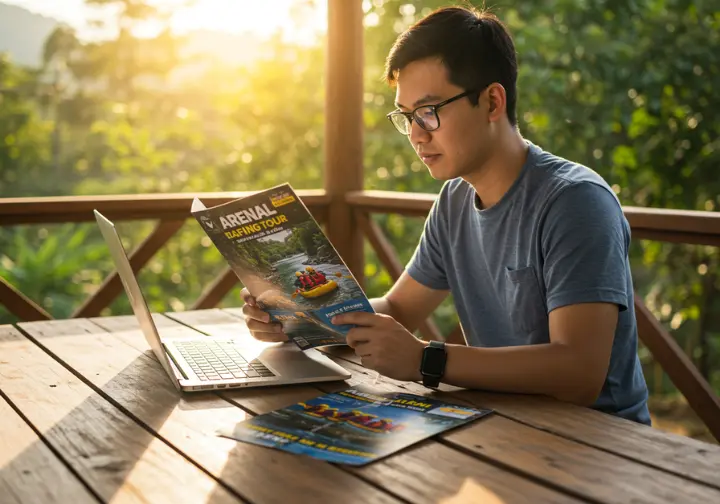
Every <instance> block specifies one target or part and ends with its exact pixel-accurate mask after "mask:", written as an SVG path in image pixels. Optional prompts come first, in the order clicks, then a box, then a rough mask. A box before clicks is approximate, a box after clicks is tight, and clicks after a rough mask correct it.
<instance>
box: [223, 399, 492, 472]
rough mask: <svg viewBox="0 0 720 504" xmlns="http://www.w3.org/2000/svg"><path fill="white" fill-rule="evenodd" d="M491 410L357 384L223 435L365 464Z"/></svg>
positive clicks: (248, 441)
mask: <svg viewBox="0 0 720 504" xmlns="http://www.w3.org/2000/svg"><path fill="white" fill-rule="evenodd" d="M490 413H492V410H489V409H475V408H469V407H466V406H459V405H456V404H451V403H447V402H443V401H439V400H437V399H430V398H427V397H424V396H419V395H414V394H405V393H373V392H372V391H370V389H368V388H360V387H354V388H349V389H347V390H344V391H342V392H337V393H334V394H326V395H323V396H320V397H317V398H315V399H311V400H308V401H305V402H301V403H297V404H294V405H292V406H289V407H286V408H282V409H278V410H276V411H273V412H271V413H267V414H265V415H258V416H256V417H254V418H251V419H249V420H245V421H243V422H240V423H238V424H235V425H234V426H231V427H228V428H226V429H221V430H220V431H218V434H219V435H221V436H224V437H228V438H232V439H235V440H237V441H242V442H246V443H252V444H257V445H261V446H266V447H269V448H275V449H278V450H283V451H286V452H289V453H295V454H300V455H308V456H311V457H314V458H318V459H321V460H325V461H328V462H334V463H339V464H348V465H364V464H367V463H370V462H373V461H375V460H378V459H380V458H382V457H385V456H387V455H390V454H392V453H394V452H396V451H398V450H401V449H403V448H405V447H407V446H410V445H412V444H414V443H417V442H419V441H422V440H423V439H427V438H429V437H431V436H434V435H436V434H439V433H441V432H445V431H447V430H449V429H453V428H455V427H458V426H460V425H464V424H466V423H468V422H471V421H474V420H477V419H479V418H482V417H484V416H486V415H488V414H490Z"/></svg>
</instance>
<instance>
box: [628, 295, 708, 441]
mask: <svg viewBox="0 0 720 504" xmlns="http://www.w3.org/2000/svg"><path fill="white" fill-rule="evenodd" d="M635 316H636V318H637V326H638V336H640V339H641V340H642V342H643V343H644V344H645V346H646V347H647V348H648V349H649V350H650V353H652V355H653V357H654V358H655V360H656V361H657V362H659V363H660V366H662V368H663V370H664V371H665V372H666V373H667V374H668V376H669V377H670V379H671V380H672V382H673V383H674V384H675V386H676V387H677V388H678V390H680V392H682V394H683V395H684V396H685V398H686V399H687V401H688V404H690V407H691V408H692V409H693V411H695V413H697V415H698V416H699V417H700V419H701V420H702V421H703V423H704V424H705V425H706V426H707V427H708V429H709V430H710V433H711V434H712V435H713V437H714V438H715V439H717V440H718V441H720V397H718V395H717V394H716V393H715V391H714V390H713V389H712V387H711V386H710V384H709V383H708V382H707V380H705V378H704V377H703V375H701V374H700V372H699V371H698V369H697V368H696V367H695V364H693V362H692V361H691V360H690V358H689V357H688V356H687V355H686V354H685V352H683V350H682V348H680V345H678V344H677V342H676V341H675V338H673V337H672V335H671V334H670V333H669V332H668V331H666V330H665V328H664V327H663V326H662V324H660V322H659V321H658V319H656V318H655V316H654V315H653V314H652V313H650V310H648V308H647V307H646V306H645V303H643V301H642V298H641V297H640V296H638V295H637V293H636V294H635Z"/></svg>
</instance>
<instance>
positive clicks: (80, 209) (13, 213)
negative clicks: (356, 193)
mask: <svg viewBox="0 0 720 504" xmlns="http://www.w3.org/2000/svg"><path fill="white" fill-rule="evenodd" d="M251 194H254V191H240V192H217V193H195V194H192V193H155V194H122V195H107V196H57V197H55V196H54V197H44V198H0V226H8V225H15V224H39V223H49V222H94V221H95V216H94V214H93V210H94V209H97V210H99V211H100V212H102V214H103V215H105V217H107V218H108V219H110V220H116V221H119V220H133V219H164V220H176V219H187V218H190V217H191V215H190V207H191V206H192V201H193V199H194V198H195V197H196V196H197V197H198V198H200V199H201V200H202V201H203V203H205V205H206V206H208V207H210V206H215V205H220V204H222V203H227V202H228V201H232V200H234V199H237V198H242V197H245V196H249V195H251ZM297 195H298V196H299V197H300V198H301V199H302V200H303V203H305V205H307V206H308V208H309V209H310V211H311V212H313V214H315V212H316V211H319V215H318V216H319V217H320V219H319V220H322V217H323V215H324V214H325V212H324V209H325V208H326V207H327V205H328V203H329V202H330V198H329V196H328V195H326V194H325V191H324V190H322V189H309V190H299V191H297Z"/></svg>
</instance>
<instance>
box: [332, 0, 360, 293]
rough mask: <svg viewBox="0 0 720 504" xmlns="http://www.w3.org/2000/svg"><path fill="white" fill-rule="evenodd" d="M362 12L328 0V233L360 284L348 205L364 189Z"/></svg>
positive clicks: (355, 2)
mask: <svg viewBox="0 0 720 504" xmlns="http://www.w3.org/2000/svg"><path fill="white" fill-rule="evenodd" d="M362 45H363V11H362V2H361V1H360V0H329V1H328V37H327V64H326V65H327V66H326V79H327V80H326V90H325V191H327V194H328V195H329V196H330V198H331V199H330V207H329V212H328V219H327V233H328V236H329V238H330V241H331V242H332V244H333V246H334V247H335V248H336V249H337V251H338V252H339V253H340V255H341V256H342V258H343V259H344V260H345V262H346V263H347V265H348V267H349V268H350V270H351V271H352V273H353V275H354V276H355V277H356V278H357V280H358V281H359V282H362V281H363V277H364V274H363V273H364V271H363V270H364V261H363V240H362V233H361V231H360V229H359V228H358V226H357V225H356V224H355V222H354V220H353V219H354V217H353V211H352V208H351V207H350V206H349V205H348V204H347V202H346V201H345V195H346V194H347V193H348V192H350V191H358V190H361V189H362V187H363V50H362Z"/></svg>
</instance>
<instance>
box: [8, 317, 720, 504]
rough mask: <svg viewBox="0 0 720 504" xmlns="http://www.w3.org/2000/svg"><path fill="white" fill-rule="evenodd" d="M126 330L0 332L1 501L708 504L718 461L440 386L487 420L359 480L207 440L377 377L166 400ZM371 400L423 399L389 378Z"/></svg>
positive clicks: (223, 324)
mask: <svg viewBox="0 0 720 504" xmlns="http://www.w3.org/2000/svg"><path fill="white" fill-rule="evenodd" d="M155 317H156V321H157V323H158V326H159V327H160V329H161V331H163V333H164V334H172V335H177V336H184V335H187V334H194V333H195V331H200V332H202V333H204V334H208V335H228V334H238V333H244V332H246V331H247V329H246V328H245V325H244V322H243V321H242V318H241V316H240V312H239V310H236V309H228V310H219V309H215V310H203V311H195V312H183V313H168V314H166V315H156V316H155ZM137 328H138V325H137V322H136V320H135V318H134V317H132V316H123V317H103V318H95V319H75V320H59V321H51V322H32V323H21V324H18V327H13V326H7V325H6V326H0V502H1V503H2V504H6V503H16V502H17V503H52V502H58V503H71V504H81V503H86V502H97V501H100V502H157V503H177V502H188V503H213V504H215V503H225V502H257V503H265V502H278V503H286V502H313V503H320V502H322V503H342V504H350V503H397V502H412V503H416V502H442V503H456V502H488V503H501V502H502V503H506V502H532V503H540V502H604V503H612V504H615V503H624V502H628V503H629V502H633V503H652V504H656V503H658V502H678V503H683V504H685V503H693V504H694V503H701V502H707V503H720V447H718V446H715V445H710V444H705V443H702V442H699V441H695V440H692V439H689V438H685V437H681V436H676V435H670V434H666V433H663V432H660V431H658V430H655V429H652V428H649V427H645V426H641V425H637V424H635V423H633V422H628V421H625V420H622V419H618V418H614V417H611V416H609V415H604V414H601V413H598V412H595V411H592V410H589V409H585V408H579V407H574V406H571V405H567V404H563V403H560V402H557V401H553V400H550V399H546V398H541V397H530V396H520V395H509V394H493V393H483V392H476V391H467V390H459V389H453V388H451V387H446V388H445V389H444V391H443V392H440V393H435V394H436V395H437V397H439V398H443V399H449V400H453V401H457V402H462V403H466V404H471V405H476V406H480V407H488V408H492V409H494V410H495V413H494V414H493V415H491V416H489V417H486V418H484V419H481V420H479V421H477V422H475V423H473V424H471V425H469V426H466V427H462V428H459V429H457V430H453V431H450V432H448V433H446V434H444V435H440V436H438V437H436V438H433V439H430V440H427V441H425V442H422V443H419V444H417V445H414V446H412V447H410V448H408V449H406V450H403V451H401V452H399V453H397V454H395V455H392V456H390V457H388V458H385V459H383V460H381V461H378V462H375V463H373V464H370V465H368V466H365V467H361V468H351V467H348V466H342V465H332V464H328V463H325V462H321V461H318V460H315V459H311V458H307V457H301V456H296V455H291V454H287V453H284V452H280V451H277V450H272V449H268V448H263V447H259V446H253V445H248V444H243V443H238V442H235V441H233V440H230V439H226V438H221V437H218V436H216V435H215V431H216V429H217V428H218V427H221V426H227V425H230V424H232V423H234V422H239V421H241V420H243V419H246V418H248V417H250V416H252V415H256V414H259V413H265V412H268V411H271V410H273V409H275V408H279V407H282V406H286V405H289V404H292V403H294V402H297V401H301V400H305V399H309V398H312V397H315V396H317V395H320V394H322V393H325V392H332V391H337V390H341V389H343V388H346V387H348V386H349V385H357V384H372V382H373V381H374V380H375V373H374V372H369V371H367V370H365V369H364V368H363V367H362V366H360V365H358V364H357V363H356V362H354V359H353V355H352V354H350V353H348V352H347V351H345V352H331V353H332V358H333V359H335V360H337V361H338V362H339V363H341V364H342V365H343V366H345V367H346V368H347V369H348V370H350V371H351V372H352V375H353V378H352V380H350V382H349V383H346V382H340V383H325V384H318V385H314V386H313V385H297V386H284V387H270V388H257V389H247V390H233V391H229V392H222V393H214V392H207V393H201V394H186V395H182V396H181V395H180V394H179V393H178V392H176V390H175V388H174V387H173V385H172V384H171V383H170V381H169V380H168V379H167V377H166V375H165V374H164V373H163V371H162V369H161V367H160V365H159V364H158V363H157V361H156V360H155V358H154V356H153V355H152V353H151V352H150V351H149V349H148V345H147V343H146V342H145V340H144V338H143V336H142V334H141V333H140V331H139V330H138V329H137ZM374 387H375V388H376V389H377V390H378V391H406V392H412V393H418V394H424V395H432V392H431V391H429V390H428V389H426V388H424V387H423V386H421V385H418V384H416V383H400V382H396V381H392V380H389V379H384V380H381V381H380V382H378V383H377V384H376V385H374Z"/></svg>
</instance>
